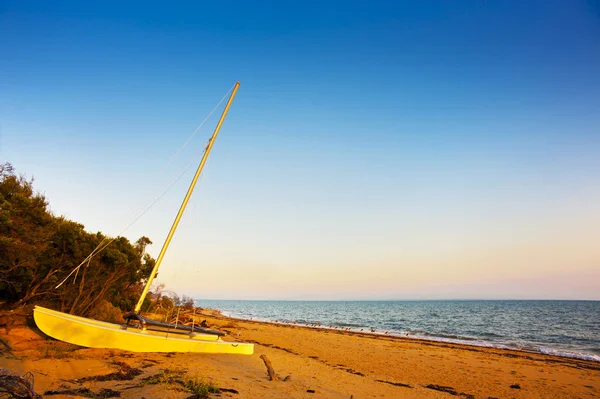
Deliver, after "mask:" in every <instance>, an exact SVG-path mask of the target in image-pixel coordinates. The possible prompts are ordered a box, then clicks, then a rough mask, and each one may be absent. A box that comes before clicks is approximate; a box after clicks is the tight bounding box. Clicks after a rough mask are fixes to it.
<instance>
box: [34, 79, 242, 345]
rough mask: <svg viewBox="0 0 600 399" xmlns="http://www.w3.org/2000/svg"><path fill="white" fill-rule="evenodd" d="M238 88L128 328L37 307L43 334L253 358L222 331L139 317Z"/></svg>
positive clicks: (79, 341)
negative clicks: (227, 339) (225, 337)
mask: <svg viewBox="0 0 600 399" xmlns="http://www.w3.org/2000/svg"><path fill="white" fill-rule="evenodd" d="M239 86H240V83H239V82H236V83H235V85H234V87H233V90H232V91H231V95H230V96H229V99H228V100H227V103H226V105H225V109H224V110H223V112H222V114H221V117H220V119H219V122H218V123H217V126H216V127H215V130H214V132H213V134H212V136H211V138H210V140H209V141H208V144H207V146H206V149H205V150H204V153H203V155H202V159H201V160H200V164H199V165H198V168H197V169H196V173H195V174H194V178H193V179H192V182H191V183H190V186H189V188H188V191H187V193H186V195H185V198H184V199H183V203H182V204H181V206H180V208H179V212H178V213H177V216H176V217H175V221H174V222H173V225H172V226H171V230H170V231H169V234H168V235H167V238H166V240H165V242H164V244H163V246H162V248H161V250H160V253H159V255H158V258H157V259H156V263H155V265H154V268H153V269H152V272H151V273H150V277H149V278H148V281H147V282H146V285H145V286H144V290H143V291H142V294H141V296H140V299H139V300H138V302H137V305H136V306H135V309H134V310H133V312H131V313H129V314H127V315H125V316H124V318H125V320H126V322H125V323H123V324H114V323H107V322H104V321H99V320H94V319H89V318H85V317H79V316H74V315H71V314H67V313H63V312H58V311H55V310H51V309H47V308H44V307H41V306H36V307H35V308H34V309H33V317H34V320H35V323H36V324H37V326H38V328H39V329H40V330H42V331H43V332H44V333H45V334H47V335H49V336H51V337H53V338H56V339H58V340H60V341H65V342H69V343H71V344H75V345H79V346H85V347H90V348H114V349H122V350H127V351H132V352H202V353H233V354H244V355H251V354H252V353H253V352H254V345H253V344H249V343H240V342H227V341H224V340H223V339H222V336H224V335H225V333H223V332H220V331H216V330H210V329H208V328H203V327H200V326H194V325H192V326H182V325H172V324H167V323H161V322H157V321H154V320H151V319H147V318H145V317H143V316H141V315H140V314H139V313H140V310H141V308H142V304H143V303H144V299H145V298H146V296H147V295H148V290H149V289H150V285H151V284H152V282H153V281H154V278H155V277H156V275H157V273H158V268H159V267H160V264H161V262H162V260H163V258H164V256H165V253H166V252H167V248H168V247H169V244H170V243H171V239H172V238H173V235H174V234H175V230H176V229H177V225H178V224H179V221H180V220H181V217H182V216H183V212H184V211H185V208H186V206H187V203H188V201H189V200H190V197H191V196H192V192H193V191H194V187H195V186H196V182H197V181H198V178H199V177H200V174H201V173H202V169H203V168H204V164H205V163H206V160H207V159H208V155H209V154H210V150H211V149H212V146H213V144H214V142H215V139H216V138H217V135H218V134H219V130H221V126H222V125H223V121H224V120H225V117H226V116H227V112H228V111H229V107H230V106H231V103H232V102H233V99H234V97H235V95H236V93H237V90H238V88H239Z"/></svg>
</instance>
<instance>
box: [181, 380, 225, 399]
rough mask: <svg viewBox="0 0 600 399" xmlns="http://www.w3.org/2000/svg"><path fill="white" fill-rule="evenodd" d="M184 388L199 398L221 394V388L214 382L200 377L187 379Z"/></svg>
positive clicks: (184, 381)
mask: <svg viewBox="0 0 600 399" xmlns="http://www.w3.org/2000/svg"><path fill="white" fill-rule="evenodd" d="M183 386H184V387H185V388H186V389H187V390H188V391H190V392H191V393H193V394H195V395H196V396H198V397H199V398H207V397H208V394H209V393H219V387H218V386H217V385H216V384H215V383H214V382H212V381H207V380H205V379H204V378H199V377H193V378H192V377H187V378H185V379H184V380H183Z"/></svg>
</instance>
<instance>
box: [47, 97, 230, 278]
mask: <svg viewBox="0 0 600 399" xmlns="http://www.w3.org/2000/svg"><path fill="white" fill-rule="evenodd" d="M234 87H235V85H233V86H232V87H231V88H230V89H229V91H227V93H225V95H224V96H223V97H222V98H221V100H220V101H219V103H218V104H217V105H216V106H215V107H214V108H213V109H212V111H210V113H209V114H208V116H207V117H206V118H204V120H203V121H202V122H201V123H200V124H199V125H198V127H197V128H196V130H194V132H193V133H192V134H191V135H190V137H188V139H187V140H186V141H185V143H183V145H182V146H181V147H180V148H179V149H178V150H177V151H176V152H175V154H174V155H173V156H172V157H171V159H170V160H169V162H168V163H167V164H166V165H165V166H164V167H163V168H162V170H161V172H160V173H159V176H161V175H162V174H163V173H164V171H165V170H166V169H167V168H168V166H169V165H170V164H171V163H172V162H173V161H174V160H175V159H176V158H177V157H178V156H179V153H180V152H181V151H183V149H184V148H185V147H186V146H187V145H188V144H189V142H190V141H191V139H192V138H193V137H194V136H195V135H196V133H198V131H199V130H200V128H202V126H203V125H204V124H205V123H206V121H208V119H209V118H210V117H211V115H212V114H213V113H214V112H215V111H216V110H217V109H218V108H219V106H220V105H221V103H222V102H223V101H224V100H225V99H226V98H227V97H228V96H229V94H230V93H231V91H232V90H233V88H234ZM208 143H210V139H209V141H208ZM207 148H208V144H207V145H206V146H205V147H204V151H203V153H204V152H206V149H207ZM192 158H195V154H194V155H193V156H191V157H190V158H188V162H187V163H188V165H187V167H186V168H185V169H184V170H183V172H181V173H180V174H179V176H178V177H177V178H176V179H175V180H174V181H173V182H172V183H171V184H170V185H169V187H167V188H166V189H165V190H164V191H163V192H162V193H161V194H160V195H158V196H157V197H154V198H151V199H150V201H148V202H147V203H146V205H145V207H144V208H142V210H141V211H138V212H137V213H136V214H135V215H136V216H135V218H134V219H133V220H132V221H131V222H130V223H129V224H128V225H127V226H125V228H124V229H123V230H121V232H120V233H119V234H117V236H116V237H115V238H110V239H109V238H108V237H104V238H103V239H102V241H100V243H99V244H98V245H97V246H96V248H94V250H93V251H92V252H91V253H90V254H89V255H88V256H87V257H86V258H85V259H84V260H83V261H81V263H80V264H79V265H77V266H76V267H75V268H74V269H73V270H72V271H71V272H70V273H69V274H68V275H67V276H66V277H65V278H64V279H63V280H62V281H61V282H60V283H58V285H57V286H56V287H54V289H58V288H59V287H60V286H61V285H63V284H64V283H65V282H66V281H67V280H68V279H69V277H71V276H72V275H73V273H76V274H75V279H76V278H77V274H79V269H80V268H81V266H83V265H84V264H85V263H86V262H87V264H88V265H89V263H90V262H91V260H92V258H93V257H94V256H96V255H97V254H98V253H100V252H101V251H102V250H104V249H105V248H106V247H108V246H109V245H110V244H112V243H113V241H115V240H116V239H117V238H118V237H119V236H121V235H122V234H123V233H124V232H125V231H127V230H128V229H129V228H130V227H131V226H133V225H134V224H135V223H136V222H137V221H138V220H139V219H141V218H142V216H144V215H145V214H146V213H147V212H148V211H149V210H150V209H152V207H153V206H154V205H155V204H156V203H157V202H158V201H160V199H161V198H162V197H164V196H165V194H167V192H169V191H170V190H171V188H173V186H174V185H175V184H177V182H178V181H179V180H181V178H182V177H183V176H184V175H185V174H186V173H187V171H188V170H189V169H190V168H191V167H192V165H193V159H192ZM140 212H141V213H140ZM105 241H106V243H105ZM74 281H75V280H74Z"/></svg>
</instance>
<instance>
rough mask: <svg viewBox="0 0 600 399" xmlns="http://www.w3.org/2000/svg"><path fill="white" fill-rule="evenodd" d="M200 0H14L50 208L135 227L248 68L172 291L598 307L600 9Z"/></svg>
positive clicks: (6, 154) (17, 140) (169, 277)
mask: <svg viewBox="0 0 600 399" xmlns="http://www.w3.org/2000/svg"><path fill="white" fill-rule="evenodd" d="M194 3H195V4H196V5H190V4H186V5H183V4H177V3H169V6H168V7H166V6H160V5H159V3H156V4H154V3H152V2H109V1H104V2H81V1H73V2H65V1H61V2H35V1H28V2H22V1H8V2H7V1H3V2H2V4H1V5H0V7H2V8H1V9H0V12H1V15H0V50H1V52H0V54H1V57H0V71H1V73H0V117H1V119H0V129H1V130H0V132H1V137H0V161H2V162H4V161H9V162H11V163H12V164H13V165H14V166H15V168H16V170H17V171H18V172H21V173H26V174H27V175H29V176H32V175H33V176H34V177H35V186H36V187H37V189H39V190H41V191H42V192H44V193H45V194H46V196H47V197H48V199H49V201H50V204H51V207H52V211H53V212H55V213H56V214H58V215H65V216H67V217H69V218H71V219H73V220H76V221H78V222H80V223H82V224H84V225H85V226H86V228H87V229H88V230H90V231H98V230H100V231H102V232H104V233H107V234H110V235H116V234H118V233H119V232H120V231H121V229H122V227H124V225H126V224H127V222H128V221H129V220H130V219H131V216H132V213H131V212H130V211H132V210H134V211H135V210H136V209H140V208H141V207H142V206H143V205H144V204H145V203H146V201H147V200H148V198H150V197H152V196H153V195H156V194H157V193H159V192H161V191H162V189H164V188H165V187H166V186H168V184H169V182H171V181H173V179H174V177H176V176H177V175H178V173H179V171H181V170H182V169H183V168H185V167H186V166H187V165H188V164H189V162H190V161H191V160H194V162H195V160H196V159H199V156H200V154H201V151H202V149H203V146H204V144H205V142H206V140H207V139H208V137H209V136H210V134H211V132H212V128H213V127H214V124H215V123H216V118H214V117H213V118H212V119H211V120H210V121H209V123H207V125H206V126H205V127H204V128H203V129H202V130H200V132H199V133H198V135H197V136H196V137H195V138H194V139H193V140H192V141H191V143H190V145H189V146H188V147H186V149H185V150H184V151H183V152H182V153H181V155H180V156H179V157H178V158H177V159H176V160H175V161H174V162H172V163H171V164H169V165H168V162H169V159H170V158H171V156H172V155H173V154H174V153H175V152H176V151H177V149H178V148H179V147H180V146H181V145H182V144H183V143H184V142H185V140H186V139H187V138H188V137H189V135H190V134H191V133H192V132H193V131H194V129H195V128H196V126H197V125H198V124H199V123H200V122H201V121H202V120H203V119H204V118H205V116H206V115H207V114H208V113H209V112H210V110H211V109H212V108H213V107H214V106H215V105H216V104H217V102H218V101H219V100H220V98H221V97H222V96H223V95H224V94H225V93H226V92H227V90H228V89H229V88H230V87H231V86H232V85H233V83H234V82H235V81H236V80H239V81H240V82H241V87H240V91H239V93H238V96H237V98H236V100H235V102H234V104H233V106H232V108H231V112H230V115H229V117H228V119H227V121H226V122H225V124H224V127H223V130H222V132H221V136H220V137H219V139H218V140H217V142H216V144H215V147H214V150H213V153H212V154H211V158H210V160H209V162H208V166H207V168H206V169H205V173H204V174H203V177H202V179H201V181H200V183H199V185H198V187H197V189H196V192H195V193H194V196H193V197H192V201H191V203H190V206H189V207H188V210H187V211H186V214H185V216H184V219H183V221H182V223H181V225H180V228H179V230H178V231H177V233H176V235H175V239H174V241H173V244H172V246H171V248H170V250H169V252H168V253H167V257H166V258H165V261H164V263H163V266H162V268H161V271H160V273H159V279H158V280H159V282H161V283H164V284H166V287H167V288H168V289H171V290H175V291H177V292H179V293H181V294H186V295H192V296H195V297H197V298H216V299H444V298H448V299H450V298H461V299H469V298H483V299H496V298H508V299H515V298H523V299H546V298H548V299H600V6H599V5H598V3H597V2H586V1H486V2H482V1H460V2H456V1H436V2H434V1H419V2H411V3H409V2H377V1H372V2H365V1H362V2H344V3H343V4H342V3H339V2H327V1H307V2H301V3H297V2H295V3H292V2H262V1H255V2H239V3H238V2H235V1H233V2H211V3H206V2H194ZM166 165H168V166H166ZM192 169H193V168H192ZM191 176H192V171H190V172H188V174H186V175H185V176H184V178H183V179H182V180H180V181H179V182H178V183H177V184H176V186H175V187H174V188H173V190H171V191H170V192H169V193H168V194H167V195H166V196H165V197H164V198H163V199H162V200H161V201H160V202H159V203H158V204H157V205H156V206H155V207H154V208H152V210H151V211H150V212H148V213H147V214H146V216H145V217H144V218H143V219H142V220H140V222H138V223H137V224H136V225H134V226H133V227H132V228H130V229H129V230H127V231H126V232H125V233H124V235H125V236H127V237H129V238H130V239H132V240H135V239H137V238H138V237H139V236H141V235H146V236H148V237H150V238H151V239H152V240H153V241H154V243H155V244H154V245H152V246H151V248H150V249H149V250H150V252H151V253H152V254H153V255H156V254H157V253H158V251H159V249H160V246H161V243H162V240H163V239H164V237H165V236H166V233H167V231H168V229H169V227H170V224H171V221H172V218H173V217H174V215H175V213H176V211H177V208H178V206H179V203H180V201H181V199H182V198H183V194H184V192H185V190H186V189H187V184H188V182H189V180H190V179H191ZM128 212H129V213H128Z"/></svg>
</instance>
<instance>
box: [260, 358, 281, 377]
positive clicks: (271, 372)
mask: <svg viewBox="0 0 600 399" xmlns="http://www.w3.org/2000/svg"><path fill="white" fill-rule="evenodd" d="M260 358H261V359H262V360H263V362H265V366H266V367H267V372H268V373H269V380H270V381H277V380H278V378H277V374H275V370H273V366H272V365H271V361H270V360H269V358H268V357H267V355H260Z"/></svg>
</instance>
